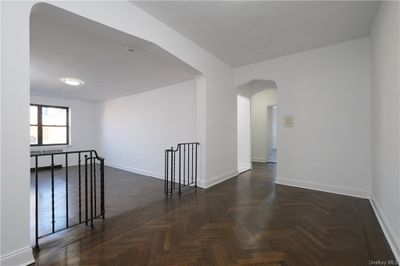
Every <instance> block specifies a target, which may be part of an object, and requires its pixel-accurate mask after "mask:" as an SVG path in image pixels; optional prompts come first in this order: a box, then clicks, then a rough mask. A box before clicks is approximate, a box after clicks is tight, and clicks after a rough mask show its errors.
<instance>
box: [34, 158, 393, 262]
mask: <svg viewBox="0 0 400 266" xmlns="http://www.w3.org/2000/svg"><path fill="white" fill-rule="evenodd" d="M274 176H275V165H265V164H254V169H253V170H252V171H248V172H245V173H243V174H241V175H240V176H238V177H235V178H232V179H229V180H227V181H225V182H223V183H220V184H218V185H216V186H214V187H212V188H210V189H207V190H203V189H197V191H193V190H189V191H186V192H185V193H184V195H183V196H182V197H180V198H179V197H174V198H173V199H168V200H166V199H165V198H164V197H163V195H162V191H163V182H162V181H160V180H156V179H151V178H147V179H146V177H141V176H139V175H135V174H132V173H128V172H124V171H121V170H117V169H112V168H107V170H106V180H107V182H106V189H107V190H108V197H106V199H107V204H106V213H108V214H111V215H113V216H112V217H109V216H108V218H106V220H104V221H101V220H100V221H98V222H96V224H95V228H94V229H90V228H87V227H84V226H79V227H76V228H73V229H70V230H68V231H64V232H62V233H58V234H56V235H53V236H51V237H49V238H47V239H44V240H43V241H42V242H41V248H42V250H41V251H40V252H38V253H36V254H35V256H36V260H37V264H39V265H66V264H69V265H369V261H370V260H383V261H387V260H390V259H394V256H393V254H392V252H391V251H390V248H389V246H388V243H387V242H386V240H385V238H384V235H383V233H382V230H381V228H380V226H379V223H378V221H377V219H376V217H375V214H374V212H373V210H372V208H371V206H370V203H369V201H368V200H364V199H359V198H352V197H346V196H341V195H335V194H330V193H323V192H317V191H312V190H306V189H299V188H293V187H287V186H282V185H275V184H274V182H273V177H274ZM111 191H113V192H111ZM116 192H118V193H116Z"/></svg>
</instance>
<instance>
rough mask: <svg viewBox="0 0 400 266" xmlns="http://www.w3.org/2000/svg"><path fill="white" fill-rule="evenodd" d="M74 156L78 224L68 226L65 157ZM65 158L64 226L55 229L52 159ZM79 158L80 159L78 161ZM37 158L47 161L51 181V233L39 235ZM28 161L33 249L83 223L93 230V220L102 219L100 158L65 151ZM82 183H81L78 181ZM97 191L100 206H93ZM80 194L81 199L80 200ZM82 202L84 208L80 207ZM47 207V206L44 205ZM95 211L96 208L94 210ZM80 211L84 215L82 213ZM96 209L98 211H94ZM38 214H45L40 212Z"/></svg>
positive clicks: (91, 153) (86, 152) (36, 156)
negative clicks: (31, 180) (32, 187)
mask: <svg viewBox="0 0 400 266" xmlns="http://www.w3.org/2000/svg"><path fill="white" fill-rule="evenodd" d="M71 154H77V155H78V206H77V209H78V216H79V217H78V221H77V222H76V223H74V224H70V218H69V214H70V213H69V207H70V206H69V175H68V170H69V166H68V163H69V155H71ZM62 156H64V157H65V163H64V164H65V169H64V171H65V226H64V227H62V228H58V229H56V219H55V214H56V204H55V193H56V189H55V184H54V181H55V175H54V170H55V164H54V159H55V157H62ZM82 156H83V158H82ZM39 157H50V161H51V163H50V167H49V168H50V181H51V192H50V193H51V232H49V233H46V234H43V235H39V208H40V204H39V170H40V167H39ZM31 158H34V165H35V166H34V167H33V169H32V170H33V171H34V175H35V247H34V248H35V249H36V250H39V239H42V238H44V237H47V236H50V235H52V234H55V233H58V232H60V231H63V230H65V229H68V228H71V227H74V226H77V225H80V224H82V223H85V225H86V226H88V225H89V224H90V226H91V227H94V223H93V220H94V219H97V218H102V219H104V218H105V208H104V158H102V157H99V156H98V154H97V152H96V151H95V150H80V151H67V152H54V153H40V154H36V153H33V154H31ZM82 159H83V160H84V175H83V178H82ZM97 163H100V176H99V180H98V181H100V184H98V185H97V184H96V183H97V182H98V181H97V174H96V164H97ZM82 179H83V180H82ZM98 186H99V188H100V199H99V200H100V205H99V206H98V205H97V191H96V190H97V189H96V188H97V187H98ZM82 194H83V196H82ZM82 201H84V202H83V203H84V205H83V204H82ZM46 206H48V205H46ZM98 207H99V208H98ZM83 209H84V211H83ZM98 209H99V210H98ZM40 211H45V212H46V211H47V210H43V209H40Z"/></svg>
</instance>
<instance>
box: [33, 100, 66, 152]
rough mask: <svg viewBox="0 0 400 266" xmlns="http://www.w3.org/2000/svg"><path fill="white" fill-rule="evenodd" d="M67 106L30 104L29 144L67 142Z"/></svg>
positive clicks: (64, 143)
mask: <svg viewBox="0 0 400 266" xmlns="http://www.w3.org/2000/svg"><path fill="white" fill-rule="evenodd" d="M68 118H69V108H68V107H61V106H48V105H38V104H31V106H30V125H31V128H30V139H31V146H45V145H67V144H69V119H68Z"/></svg>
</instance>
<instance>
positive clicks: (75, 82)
mask: <svg viewBox="0 0 400 266" xmlns="http://www.w3.org/2000/svg"><path fill="white" fill-rule="evenodd" d="M61 81H62V82H64V83H65V84H68V85H70V86H79V85H82V84H83V81H82V80H80V79H75V78H62V79H61Z"/></svg>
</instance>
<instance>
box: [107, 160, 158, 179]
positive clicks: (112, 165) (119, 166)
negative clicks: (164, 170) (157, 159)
mask: <svg viewBox="0 0 400 266" xmlns="http://www.w3.org/2000/svg"><path fill="white" fill-rule="evenodd" d="M104 165H106V166H109V167H114V168H118V169H121V170H125V171H128V172H132V173H136V174H140V175H145V176H150V177H154V178H158V179H162V180H164V175H162V174H160V173H156V172H152V171H146V170H142V169H138V168H134V167H130V166H126V165H122V164H117V163H110V162H104Z"/></svg>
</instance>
